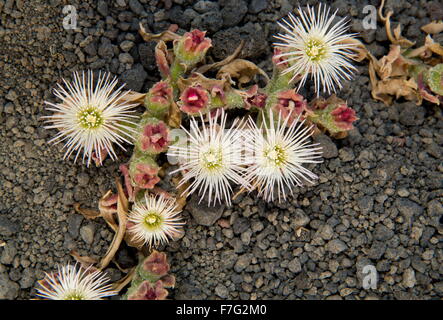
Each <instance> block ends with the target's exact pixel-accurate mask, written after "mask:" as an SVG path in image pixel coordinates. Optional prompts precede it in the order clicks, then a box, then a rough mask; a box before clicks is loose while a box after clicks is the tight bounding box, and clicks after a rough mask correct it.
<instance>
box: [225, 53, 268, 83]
mask: <svg viewBox="0 0 443 320" xmlns="http://www.w3.org/2000/svg"><path fill="white" fill-rule="evenodd" d="M257 74H261V75H262V76H264V77H265V79H266V81H267V82H269V77H268V75H267V74H266V72H264V71H263V70H262V69H260V68H259V67H258V66H257V65H256V64H255V63H253V62H251V61H248V60H244V59H236V60H234V61H232V62H230V63H228V64H227V65H225V66H223V67H221V68H220V70H219V71H218V73H217V78H218V79H223V78H225V77H226V76H228V77H229V78H235V79H237V80H238V82H239V84H240V86H241V85H242V84H245V83H248V82H250V81H251V80H252V79H253V78H254V76H255V75H257Z"/></svg>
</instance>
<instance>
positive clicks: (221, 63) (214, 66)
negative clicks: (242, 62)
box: [196, 40, 245, 73]
mask: <svg viewBox="0 0 443 320" xmlns="http://www.w3.org/2000/svg"><path fill="white" fill-rule="evenodd" d="M244 45H245V42H244V41H243V40H242V41H241V42H240V44H239V46H238V47H237V48H236V49H235V51H234V52H233V53H232V54H231V55H229V56H227V57H226V58H224V59H223V60H222V61H219V62H215V63H211V64H206V65H204V66H201V67H199V68H198V69H197V70H196V72H197V73H205V72H208V71H209V70H214V69H218V68H221V67H223V66H225V65H227V64H228V63H231V61H233V60H234V59H235V58H237V57H238V55H239V54H240V52H241V51H242V49H243V47H244Z"/></svg>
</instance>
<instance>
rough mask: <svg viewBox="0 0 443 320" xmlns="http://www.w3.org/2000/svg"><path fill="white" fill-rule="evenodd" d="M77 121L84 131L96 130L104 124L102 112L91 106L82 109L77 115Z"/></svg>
mask: <svg viewBox="0 0 443 320" xmlns="http://www.w3.org/2000/svg"><path fill="white" fill-rule="evenodd" d="M78 120H79V122H80V125H81V126H82V127H83V128H85V129H96V128H98V127H100V126H101V125H102V124H103V122H104V120H103V115H102V112H101V111H100V110H97V108H95V107H91V106H88V107H86V108H84V109H83V110H82V111H80V112H79V113H78Z"/></svg>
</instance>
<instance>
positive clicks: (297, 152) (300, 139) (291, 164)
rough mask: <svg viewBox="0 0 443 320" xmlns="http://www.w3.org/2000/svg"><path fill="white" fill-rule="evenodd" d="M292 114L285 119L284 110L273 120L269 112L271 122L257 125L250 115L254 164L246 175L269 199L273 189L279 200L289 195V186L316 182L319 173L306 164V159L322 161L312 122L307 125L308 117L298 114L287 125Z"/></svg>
mask: <svg viewBox="0 0 443 320" xmlns="http://www.w3.org/2000/svg"><path fill="white" fill-rule="evenodd" d="M289 118H290V117H286V118H285V119H284V120H283V117H282V115H281V113H280V114H279V116H278V119H277V121H274V116H273V112H272V111H271V112H269V122H268V121H264V122H263V125H262V126H261V127H257V125H256V124H255V122H254V121H253V120H252V118H249V129H250V130H249V131H248V133H247V141H249V143H246V146H247V147H248V149H249V153H250V155H251V163H252V164H251V165H250V166H249V167H248V168H247V172H246V174H245V179H246V180H247V181H248V182H249V183H250V184H251V185H252V187H254V188H257V189H258V191H259V196H263V198H264V199H265V200H266V201H273V200H274V190H276V191H277V195H278V200H279V201H281V200H282V199H283V200H284V199H286V189H288V190H289V191H290V192H291V193H292V189H293V187H294V186H296V185H297V186H302V185H303V180H306V181H308V182H313V180H315V179H317V176H316V175H315V174H314V173H312V172H311V171H309V170H308V169H306V168H304V167H303V164H305V163H319V162H322V161H321V160H320V157H321V154H322V152H321V149H322V148H321V147H318V145H319V144H311V143H310V142H309V138H310V136H311V134H312V126H311V127H304V126H303V125H304V122H305V121H300V122H299V120H300V115H299V116H298V118H297V119H296V120H295V121H293V122H292V124H291V125H289V126H288V127H287V125H288V121H289Z"/></svg>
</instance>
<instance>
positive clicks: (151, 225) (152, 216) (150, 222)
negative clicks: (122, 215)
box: [143, 212, 163, 229]
mask: <svg viewBox="0 0 443 320" xmlns="http://www.w3.org/2000/svg"><path fill="white" fill-rule="evenodd" d="M162 221H163V219H162V217H161V216H160V215H159V214H158V213H156V212H150V213H148V214H147V215H146V216H145V219H144V221H143V223H144V225H145V226H146V227H147V228H148V229H157V228H158V227H159V226H160V225H161V223H162Z"/></svg>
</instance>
